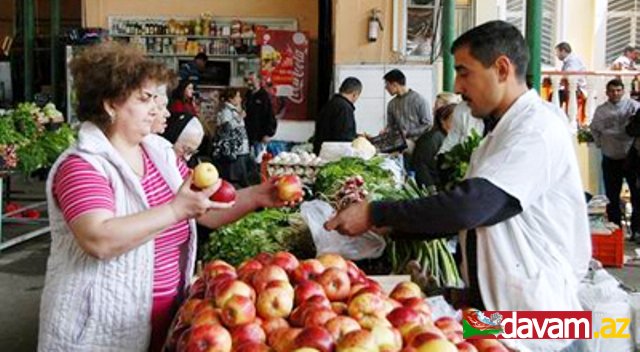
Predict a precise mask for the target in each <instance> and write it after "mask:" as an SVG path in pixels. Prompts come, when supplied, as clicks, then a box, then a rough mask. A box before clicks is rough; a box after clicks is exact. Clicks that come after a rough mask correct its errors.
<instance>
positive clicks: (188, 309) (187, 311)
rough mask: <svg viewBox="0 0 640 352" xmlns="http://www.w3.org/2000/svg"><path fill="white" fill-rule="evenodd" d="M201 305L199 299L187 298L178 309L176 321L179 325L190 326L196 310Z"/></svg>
mask: <svg viewBox="0 0 640 352" xmlns="http://www.w3.org/2000/svg"><path fill="white" fill-rule="evenodd" d="M200 303H202V300H201V299H199V298H189V299H187V300H186V301H185V302H184V303H183V304H182V307H180V310H179V311H178V321H179V323H180V324H185V325H190V324H191V320H192V319H193V316H194V315H195V312H196V308H197V307H198V305H200Z"/></svg>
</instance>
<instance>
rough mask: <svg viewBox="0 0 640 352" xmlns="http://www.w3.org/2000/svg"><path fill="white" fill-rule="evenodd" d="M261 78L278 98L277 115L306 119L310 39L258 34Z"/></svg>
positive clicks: (266, 32) (267, 32)
mask: <svg viewBox="0 0 640 352" xmlns="http://www.w3.org/2000/svg"><path fill="white" fill-rule="evenodd" d="M257 36H258V38H257V39H258V44H259V45H260V46H261V49H260V59H261V60H260V61H261V62H260V75H261V76H262V79H263V82H265V83H266V85H267V87H270V88H271V93H272V94H273V95H274V96H275V97H276V109H277V110H278V111H276V113H277V115H278V116H279V117H280V118H283V119H289V120H305V119H307V105H308V100H309V87H308V85H309V83H308V81H309V35H308V34H307V33H306V32H297V31H286V30H269V29H265V30H259V31H258V33H257Z"/></svg>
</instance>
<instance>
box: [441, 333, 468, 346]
mask: <svg viewBox="0 0 640 352" xmlns="http://www.w3.org/2000/svg"><path fill="white" fill-rule="evenodd" d="M444 335H445V337H446V338H447V340H449V341H451V343H453V344H456V345H457V344H458V343H460V342H462V341H464V335H463V334H462V331H449V332H445V333H444Z"/></svg>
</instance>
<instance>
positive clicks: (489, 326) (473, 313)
mask: <svg viewBox="0 0 640 352" xmlns="http://www.w3.org/2000/svg"><path fill="white" fill-rule="evenodd" d="M501 323H502V314H500V313H493V314H491V316H490V317H487V316H485V315H484V313H483V312H481V311H479V310H475V309H473V310H467V311H465V312H464V315H463V318H462V335H463V338H465V339H468V338H478V339H482V338H496V336H497V335H499V334H502V333H503V332H504V328H503V327H502V324H501Z"/></svg>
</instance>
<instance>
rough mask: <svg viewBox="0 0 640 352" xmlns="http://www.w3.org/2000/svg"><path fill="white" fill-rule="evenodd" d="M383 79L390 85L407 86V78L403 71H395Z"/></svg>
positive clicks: (388, 73)
mask: <svg viewBox="0 0 640 352" xmlns="http://www.w3.org/2000/svg"><path fill="white" fill-rule="evenodd" d="M383 78H384V80H385V81H386V82H389V83H398V84H399V85H401V86H404V85H406V84H407V78H406V77H405V76H404V73H402V71H400V70H398V69H393V70H391V71H389V72H387V73H386V74H385V75H384V77H383Z"/></svg>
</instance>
